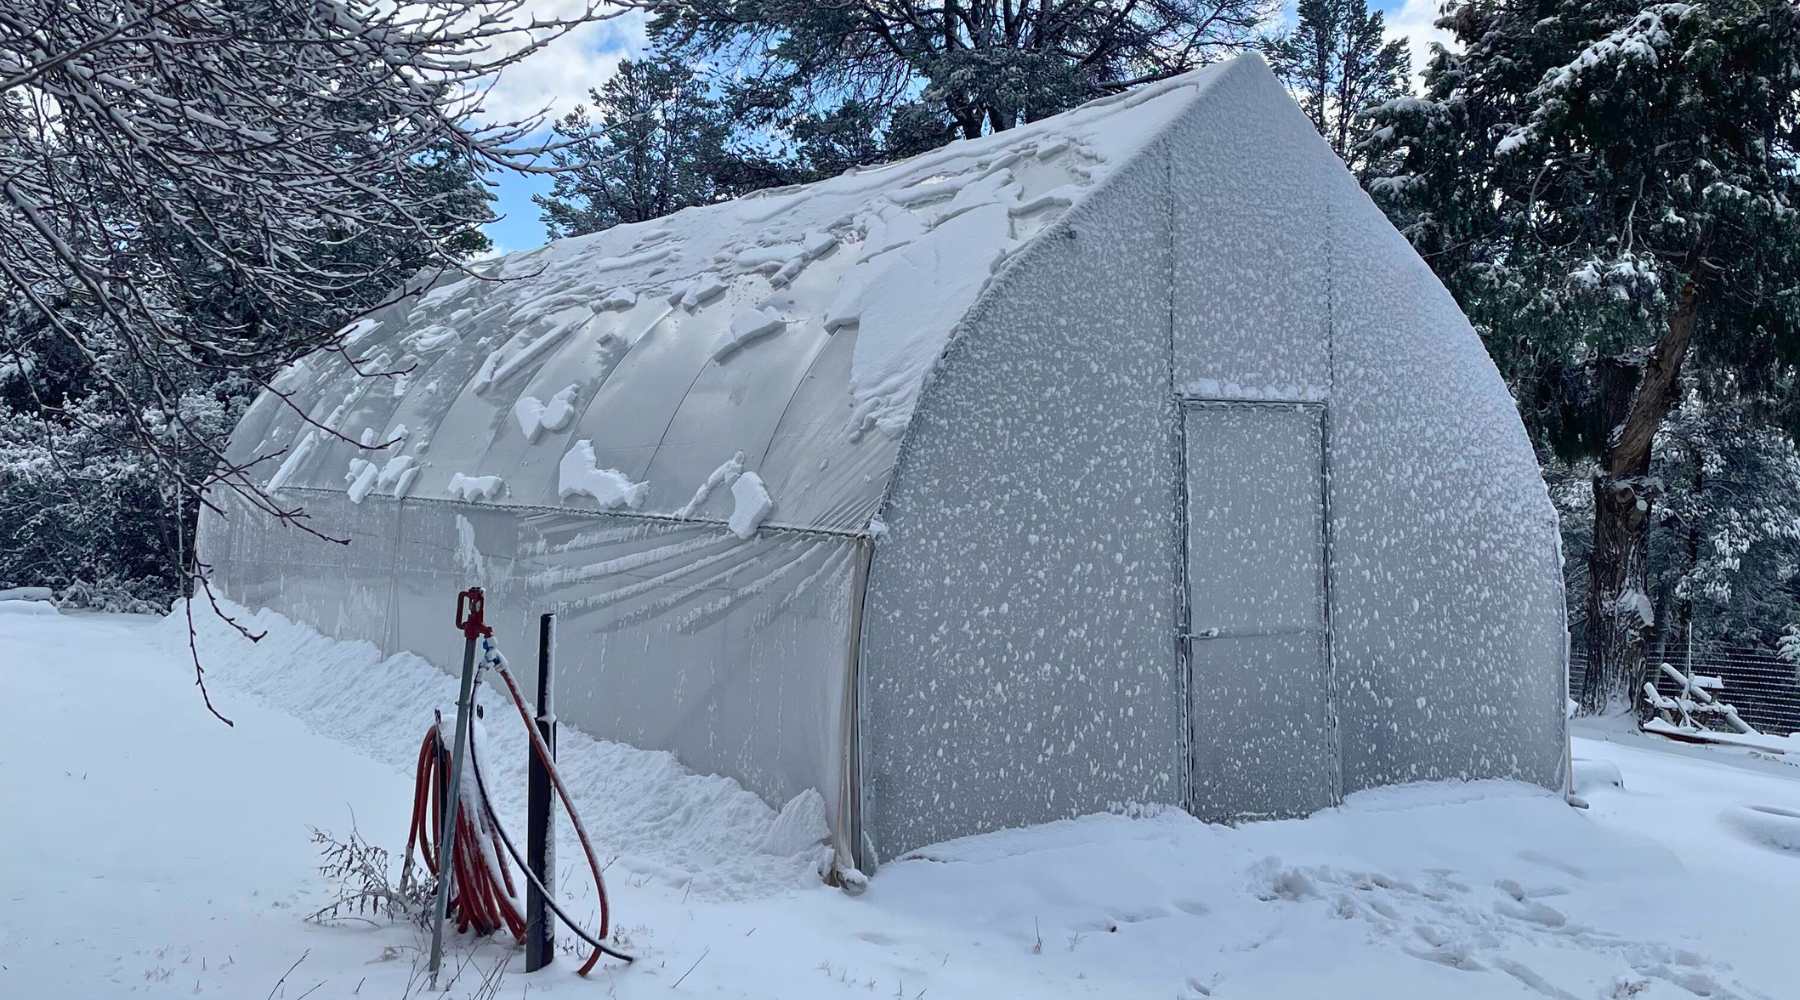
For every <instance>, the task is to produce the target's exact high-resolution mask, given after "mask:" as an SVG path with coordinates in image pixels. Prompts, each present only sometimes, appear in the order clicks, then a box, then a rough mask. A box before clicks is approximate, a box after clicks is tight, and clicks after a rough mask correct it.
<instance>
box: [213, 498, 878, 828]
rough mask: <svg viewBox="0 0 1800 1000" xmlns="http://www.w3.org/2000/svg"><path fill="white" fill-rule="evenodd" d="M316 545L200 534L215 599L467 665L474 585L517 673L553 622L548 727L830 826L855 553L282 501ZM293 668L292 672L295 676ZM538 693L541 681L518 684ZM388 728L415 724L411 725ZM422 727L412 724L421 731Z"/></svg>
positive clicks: (325, 501)
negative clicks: (321, 535)
mask: <svg viewBox="0 0 1800 1000" xmlns="http://www.w3.org/2000/svg"><path fill="white" fill-rule="evenodd" d="M283 499H284V500H288V501H293V502H299V503H302V504H304V506H305V510H306V513H307V514H308V515H309V523H311V524H313V525H314V526H315V527H316V528H317V529H318V530H320V531H323V532H326V533H335V534H338V535H339V536H340V537H342V536H344V535H348V536H349V537H350V539H351V542H352V544H350V545H348V546H344V545H337V544H334V543H331V542H326V541H321V540H319V539H316V538H313V537H311V536H309V535H306V534H305V533H304V532H301V531H298V530H295V529H292V528H288V527H283V526H281V525H278V524H275V523H273V522H272V521H270V520H269V519H268V518H266V517H265V516H263V515H259V514H256V513H254V512H250V511H246V510H244V509H243V508H242V506H241V505H236V504H234V505H232V506H231V507H230V508H229V509H230V511H231V515H232V516H231V517H230V519H229V521H221V520H220V519H219V518H218V517H216V516H212V515H209V516H207V517H206V518H203V521H202V536H201V545H202V552H203V555H204V557H205V558H206V559H208V560H210V561H211V562H212V563H213V566H214V570H213V573H214V579H215V584H216V585H217V586H219V587H220V588H221V589H222V590H223V592H224V593H225V594H226V595H227V596H229V597H230V598H231V599H232V600H234V601H236V602H238V603H240V604H243V605H245V606H247V607H250V608H258V607H269V608H273V609H274V610H276V611H280V612H282V613H283V614H285V615H288V616H289V617H291V618H294V619H296V620H299V621H303V622H306V623H307V624H310V625H312V626H313V627H315V628H317V629H319V630H320V631H321V632H324V633H326V634H328V635H332V636H335V637H338V638H346V639H365V640H368V641H370V642H373V643H375V644H376V645H378V646H380V647H381V648H382V649H383V650H384V651H387V652H393V651H398V650H409V651H412V652H415V653H418V654H419V655H421V656H424V657H425V658H427V659H429V660H431V661H432V662H433V663H436V664H438V665H439V666H442V667H445V668H446V669H454V668H455V667H456V666H457V665H458V664H459V662H460V655H461V642H462V640H461V637H460V636H459V635H458V634H457V633H456V632H455V630H454V629H453V628H452V626H451V617H452V608H453V605H454V602H455V597H456V594H457V592H458V591H460V590H462V589H463V588H465V587H469V586H476V585H479V586H482V587H483V588H485V589H486V591H487V605H488V616H489V620H490V621H491V622H492V623H493V625H494V626H495V631H496V636H497V638H498V639H499V641H500V643H501V646H502V649H503V650H504V651H506V652H507V653H508V655H509V656H510V657H511V658H512V660H513V661H514V663H515V664H530V663H534V662H535V657H536V650H537V616H538V615H539V614H540V613H542V612H545V611H555V612H557V615H558V621H559V625H558V653H557V677H558V681H557V691H556V699H557V714H558V716H559V717H560V718H561V719H562V720H563V721H564V722H566V723H568V724H570V725H573V726H575V727H576V728H578V729H580V730H581V731H582V732H584V733H587V734H589V735H591V736H595V737H598V738H601V739H609V740H617V741H620V742H624V743H629V744H632V745H634V746H638V747H643V748H646V749H653V750H667V751H670V752H672V753H673V754H674V755H675V756H676V758H678V759H679V760H680V761H681V762H682V763H683V764H685V765H687V766H688V767H690V768H692V769H694V770H696V771H700V772H703V773H716V774H723V775H726V776H728V777H732V778H735V779H737V780H738V781H739V782H741V783H742V784H743V785H744V786H745V787H746V788H749V789H750V790H751V791H753V792H756V793H757V794H758V795H760V796H761V797H762V798H763V799H765V800H766V801H768V802H769V803H770V804H771V805H772V806H775V807H777V808H779V807H780V806H781V805H783V804H784V803H786V802H787V801H789V800H790V799H792V798H793V797H794V796H796V795H799V794H801V793H802V792H805V791H806V790H807V789H817V790H818V791H819V793H820V794H821V795H822V796H823V798H824V801H825V807H826V815H827V816H828V817H835V816H836V815H837V808H836V807H837V803H838V800H839V796H840V794H841V784H842V780H843V775H842V773H841V772H842V763H843V760H844V757H845V744H844V738H845V735H844V732H843V729H844V726H843V721H842V720H843V706H844V697H845V693H846V692H845V686H846V675H847V662H848V657H849V652H850V636H849V633H850V628H851V621H850V617H851V615H850V605H851V601H850V595H851V587H852V583H853V579H854V568H855V565H856V562H857V560H858V558H859V554H858V547H857V543H856V541H855V540H854V539H852V538H848V537H840V536H835V535H829V534H825V533H818V532H802V531H784V530H770V529H765V530H763V531H762V532H760V533H759V534H758V535H757V536H755V537H753V538H751V539H749V540H740V539H739V538H738V537H737V536H735V535H733V534H731V533H730V532H728V531H726V530H724V529H723V528H722V527H721V526H719V525H716V524H712V523H703V522H678V521H669V520H665V519H651V518H641V517H621V516H614V515H607V514H600V513H583V512H574V511H555V510H548V509H545V510H536V509H529V508H509V507H503V506H482V505H472V504H463V503H458V502H455V501H433V500H420V499H407V500H402V501H395V500H390V499H385V498H380V497H373V496H372V497H368V498H366V499H365V500H364V501H363V502H362V503H360V504H352V503H351V502H350V501H349V499H348V498H347V497H346V496H345V495H343V494H341V493H334V492H329V491H314V490H303V491H290V492H289V493H288V494H284V496H283ZM299 668H300V665H296V669H299ZM518 674H519V677H520V680H521V681H524V682H526V683H527V684H530V683H534V682H535V681H534V676H535V670H530V669H527V670H520V671H518ZM397 724H405V725H408V726H411V725H414V724H415V722H414V721H413V720H404V721H403V723H402V722H401V721H397ZM420 724H422V723H420Z"/></svg>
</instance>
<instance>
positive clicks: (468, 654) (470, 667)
mask: <svg viewBox="0 0 1800 1000" xmlns="http://www.w3.org/2000/svg"><path fill="white" fill-rule="evenodd" d="M485 603H486V598H485V596H484V595H483V594H482V592H481V588H480V587H470V588H469V589H468V590H465V591H463V592H462V593H460V594H458V595H456V618H455V621H456V627H457V628H459V629H461V630H462V634H463V667H462V690H461V693H459V694H458V695H457V697H456V741H455V743H454V744H452V746H451V750H450V789H449V794H448V795H447V796H446V797H445V799H444V825H443V828H442V829H441V830H439V831H438V858H439V864H438V884H437V898H436V900H434V901H433V903H432V908H431V964H430V966H429V968H430V970H431V988H432V989H433V990H436V989H437V977H438V970H439V969H440V968H442V967H443V964H444V919H445V917H446V916H447V915H448V913H449V909H450V883H451V881H452V880H453V877H454V876H453V873H454V871H455V868H456V866H455V865H454V864H453V863H452V862H451V860H450V859H452V858H454V857H456V818H457V816H458V815H459V814H460V812H461V810H460V809H459V808H458V807H459V806H460V804H461V802H462V799H460V798H459V797H458V796H459V795H460V794H461V790H462V770H463V761H464V760H465V759H467V757H468V749H469V746H468V744H469V714H470V712H471V711H473V706H472V705H471V704H470V702H471V701H472V700H473V699H474V692H475V649H476V646H477V645H479V643H480V642H481V640H482V638H483V637H484V636H490V635H493V634H494V630H493V629H491V628H489V627H488V625H487V622H486V620H485V619H484V618H483V614H482V613H483V611H484V610H485Z"/></svg>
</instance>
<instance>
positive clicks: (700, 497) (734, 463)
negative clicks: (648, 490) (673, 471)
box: [675, 451, 744, 517]
mask: <svg viewBox="0 0 1800 1000" xmlns="http://www.w3.org/2000/svg"><path fill="white" fill-rule="evenodd" d="M743 471H744V453H743V452H741V451H740V452H738V453H737V454H735V455H733V456H731V457H730V458H728V459H726V460H725V461H723V462H721V463H719V467H718V468H716V469H714V470H713V471H712V472H711V474H709V475H708V476H707V477H706V480H705V481H704V482H702V483H701V484H700V488H699V489H697V490H695V491H694V495H693V496H692V497H690V498H689V499H688V502H687V503H685V504H682V505H681V507H680V509H678V510H676V511H675V516H676V517H693V516H694V515H695V514H697V513H699V512H700V508H701V506H703V505H704V504H705V503H706V500H707V498H708V497H710V496H712V494H713V491H714V490H716V489H718V488H719V487H720V486H723V485H725V484H726V483H727V482H736V481H737V477H738V476H739V474H741V473H742V472H743Z"/></svg>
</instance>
